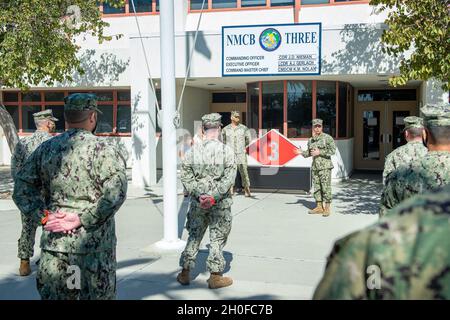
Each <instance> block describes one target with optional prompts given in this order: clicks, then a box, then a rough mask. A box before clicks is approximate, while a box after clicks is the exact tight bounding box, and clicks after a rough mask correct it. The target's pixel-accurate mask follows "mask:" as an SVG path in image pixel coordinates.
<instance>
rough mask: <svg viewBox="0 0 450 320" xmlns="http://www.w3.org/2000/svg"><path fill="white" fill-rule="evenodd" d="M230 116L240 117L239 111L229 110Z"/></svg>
mask: <svg viewBox="0 0 450 320" xmlns="http://www.w3.org/2000/svg"><path fill="white" fill-rule="evenodd" d="M231 116H232V117H236V118H240V116H241V113H240V112H239V111H236V110H234V111H231Z"/></svg>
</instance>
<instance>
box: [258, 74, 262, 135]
mask: <svg viewBox="0 0 450 320" xmlns="http://www.w3.org/2000/svg"><path fill="white" fill-rule="evenodd" d="M258 85H259V90H258V91H259V110H258V136H261V130H262V82H261V81H259V83H258Z"/></svg>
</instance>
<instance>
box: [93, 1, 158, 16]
mask: <svg viewBox="0 0 450 320" xmlns="http://www.w3.org/2000/svg"><path fill="white" fill-rule="evenodd" d="M160 1H161V0H160ZM98 8H99V10H100V13H101V15H102V18H115V17H129V16H134V12H133V7H132V5H131V4H130V1H129V0H125V13H103V3H102V4H100V5H99V6H98ZM152 15H159V11H156V0H153V1H152V11H149V12H136V16H152Z"/></svg>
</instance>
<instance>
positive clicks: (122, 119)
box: [3, 90, 131, 136]
mask: <svg viewBox="0 0 450 320" xmlns="http://www.w3.org/2000/svg"><path fill="white" fill-rule="evenodd" d="M77 92H78V93H81V92H79V91H68V90H58V91H29V92H17V91H16V92H11V91H9V92H3V103H4V105H5V107H6V110H8V112H9V113H10V114H11V116H12V118H13V120H14V124H15V125H16V128H17V130H18V131H19V134H22V133H27V134H28V133H32V132H34V131H35V130H36V126H35V124H34V119H33V113H35V112H39V111H43V110H46V109H51V110H52V111H53V115H54V116H55V117H56V118H58V120H59V121H58V122H56V132H63V131H64V130H66V129H67V128H66V127H65V119H64V97H66V96H68V95H69V94H72V93H77ZM83 93H94V94H96V95H97V99H98V107H99V109H100V110H101V111H102V112H103V114H99V115H98V124H97V131H96V133H97V134H99V135H113V136H114V135H130V134H131V101H130V100H131V99H130V90H97V91H83Z"/></svg>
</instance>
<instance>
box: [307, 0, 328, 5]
mask: <svg viewBox="0 0 450 320" xmlns="http://www.w3.org/2000/svg"><path fill="white" fill-rule="evenodd" d="M323 3H330V0H302V2H301V4H323Z"/></svg>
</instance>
